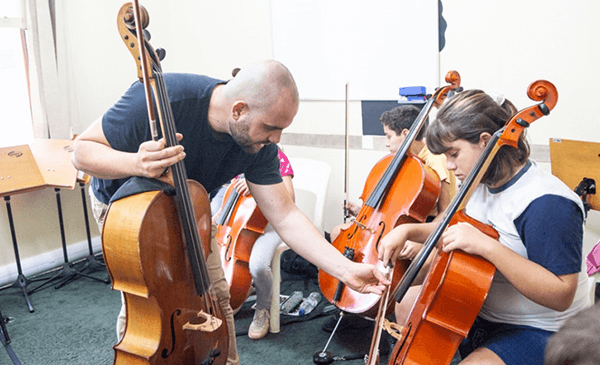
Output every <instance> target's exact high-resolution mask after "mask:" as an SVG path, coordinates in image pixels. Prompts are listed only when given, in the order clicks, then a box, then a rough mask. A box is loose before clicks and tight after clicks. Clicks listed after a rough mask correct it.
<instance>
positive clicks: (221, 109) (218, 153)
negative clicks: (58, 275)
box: [72, 60, 388, 364]
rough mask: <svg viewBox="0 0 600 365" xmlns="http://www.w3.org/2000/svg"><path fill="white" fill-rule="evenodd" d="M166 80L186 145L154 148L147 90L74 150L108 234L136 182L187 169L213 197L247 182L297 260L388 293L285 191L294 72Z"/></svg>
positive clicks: (211, 260)
mask: <svg viewBox="0 0 600 365" xmlns="http://www.w3.org/2000/svg"><path fill="white" fill-rule="evenodd" d="M164 77H165V81H166V86H167V90H168V93H169V99H170V102H171V107H172V109H173V113H174V118H175V124H176V129H177V131H178V133H179V135H178V138H179V140H180V143H181V144H180V145H177V146H172V147H166V146H165V141H164V139H161V140H159V141H152V138H151V134H150V128H149V126H148V125H149V123H148V116H147V112H146V101H145V98H144V90H143V85H142V84H141V83H139V82H135V83H134V84H133V85H132V86H131V87H130V88H129V90H127V92H126V93H125V94H124V95H123V96H122V97H121V99H120V100H119V101H118V102H117V103H116V104H115V105H114V106H113V107H112V108H110V109H109V110H108V111H107V112H106V113H105V114H104V115H103V116H102V117H101V118H100V119H98V120H96V121H95V122H94V123H93V124H92V125H91V126H90V127H89V128H88V129H87V130H86V131H85V132H84V133H82V134H81V135H80V136H79V138H78V139H77V140H76V142H75V146H74V152H73V158H72V161H73V164H74V165H75V167H76V168H78V169H79V170H82V171H84V172H86V173H88V174H90V175H91V176H93V177H94V178H93V179H92V183H91V186H90V190H91V194H90V195H91V199H92V203H93V205H94V214H95V216H96V217H97V221H98V223H99V225H101V224H102V222H103V219H104V215H105V214H106V210H107V207H108V204H109V203H110V199H111V198H112V196H113V195H114V194H115V192H116V191H117V190H118V189H119V188H120V187H121V186H122V185H123V184H124V183H125V182H126V181H127V179H128V178H129V177H131V176H141V177H145V178H151V179H152V178H159V177H161V175H163V173H164V171H165V169H166V168H167V167H169V166H171V165H173V164H174V163H176V162H178V161H181V160H184V163H185V166H186V170H187V173H188V177H189V178H190V179H193V180H196V181H198V182H200V183H201V184H202V185H203V186H204V187H205V188H206V190H207V191H213V190H215V189H217V188H218V187H220V186H221V185H222V184H224V183H226V182H228V181H229V180H231V179H232V178H233V177H235V176H237V175H239V174H241V173H243V174H244V176H245V178H246V181H247V183H248V187H249V189H250V192H251V193H252V195H253V196H254V199H255V200H256V202H257V204H258V206H259V208H260V210H261V211H262V212H263V213H264V215H265V217H266V218H267V220H268V221H269V222H270V223H271V225H272V226H273V227H274V229H275V231H276V232H277V233H278V234H279V236H280V237H281V238H282V239H283V240H284V241H285V242H286V243H287V244H288V245H289V246H290V247H291V248H292V249H293V250H294V251H296V252H297V253H298V254H300V255H302V256H303V257H305V258H306V259H307V260H309V261H310V262H312V263H313V264H315V265H316V266H318V267H319V268H321V269H323V270H325V271H326V272H327V273H329V274H330V275H332V276H334V277H336V278H337V279H339V280H341V281H342V282H344V283H345V284H346V285H348V286H349V287H350V288H352V289H355V290H357V291H361V292H369V293H377V294H381V292H382V290H383V284H385V283H388V281H387V280H386V279H385V278H384V277H383V275H382V274H381V273H380V272H379V271H378V270H377V269H376V268H375V267H374V266H373V265H366V264H359V263H354V262H351V261H349V260H348V259H346V258H345V257H343V256H342V255H341V254H340V253H339V252H338V251H337V250H336V249H335V248H333V246H331V245H330V244H329V243H328V242H327V241H325V239H324V238H323V236H322V235H321V234H320V232H319V231H318V230H317V229H316V227H315V226H314V225H313V224H312V223H311V222H310V220H309V219H308V218H307V217H306V216H305V215H304V214H302V212H301V211H300V210H299V209H298V208H297V207H296V206H295V205H294V203H293V201H292V199H291V198H290V195H289V194H288V193H287V191H286V188H285V186H284V184H283V182H282V179H281V175H280V173H279V160H278V157H277V146H276V145H275V144H276V143H278V142H279V140H280V138H281V133H282V131H283V129H285V128H287V127H289V126H290V124H291V123H292V120H293V119H294V117H295V115H296V113H297V112H298V106H299V98H298V89H297V87H296V83H295V81H294V79H293V77H292V75H291V73H290V72H289V70H288V69H287V68H286V67H285V66H284V65H282V64H281V63H279V62H276V61H270V60H269V61H261V62H256V63H253V64H251V65H249V66H247V67H244V68H242V69H241V71H240V72H238V73H237V74H236V76H235V77H234V78H233V79H231V80H230V81H228V82H225V81H222V80H216V79H213V78H210V77H207V76H200V75H192V74H165V75H164ZM214 231H215V230H214V229H213V233H214ZM211 246H212V254H211V255H209V257H208V259H207V264H208V266H209V276H210V279H211V282H212V287H213V289H212V290H213V291H214V294H215V295H216V296H217V297H218V298H219V300H220V303H221V306H222V307H223V309H224V311H225V314H226V319H227V326H228V330H229V336H230V340H229V354H228V360H227V364H238V363H239V357H238V354H237V350H236V343H235V328H234V322H233V314H232V311H231V307H230V306H229V292H228V286H227V282H226V280H225V278H224V276H223V270H222V269H221V264H220V258H219V254H218V252H219V250H218V249H217V246H216V241H215V240H214V239H213V240H212V242H211ZM123 321H124V310H122V315H121V320H119V321H118V327H119V328H118V332H119V335H120V336H121V335H122V330H121V328H122V326H123Z"/></svg>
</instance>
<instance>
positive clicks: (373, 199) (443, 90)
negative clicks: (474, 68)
mask: <svg viewBox="0 0 600 365" xmlns="http://www.w3.org/2000/svg"><path fill="white" fill-rule="evenodd" d="M446 82H448V83H450V85H446V86H443V87H440V88H438V89H437V90H436V91H435V93H434V94H433V95H432V96H431V97H430V98H429V99H427V102H426V103H425V105H424V106H423V108H422V109H421V111H420V112H419V115H418V116H417V119H416V120H415V121H414V122H413V124H412V126H411V128H410V130H409V132H408V135H407V136H406V138H405V139H404V141H403V142H402V145H401V146H400V149H399V150H398V152H396V154H395V155H394V158H393V159H392V162H390V164H389V166H388V168H387V169H386V171H385V173H384V174H383V176H382V178H381V180H379V182H378V183H377V185H376V186H375V189H373V192H372V193H371V195H369V198H368V199H367V200H366V201H365V205H367V206H369V207H371V208H376V207H377V206H378V205H379V203H381V201H382V200H383V198H384V196H385V193H386V192H387V190H388V186H389V185H390V183H391V182H392V181H394V179H395V178H396V174H397V173H398V171H399V170H400V167H401V166H402V164H403V162H404V160H405V159H406V156H407V154H408V152H409V151H410V146H411V145H412V143H413V142H414V140H415V139H416V138H417V135H418V134H419V132H420V131H421V129H422V128H423V125H424V124H425V121H426V120H427V117H428V116H429V113H430V112H431V109H432V108H433V107H434V106H439V105H441V104H442V103H443V102H444V100H445V99H446V97H447V96H448V94H449V93H450V92H451V91H453V90H458V89H460V75H459V74H458V72H457V71H449V72H448V73H447V74H446Z"/></svg>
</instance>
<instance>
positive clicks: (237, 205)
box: [216, 183, 269, 312]
mask: <svg viewBox="0 0 600 365" xmlns="http://www.w3.org/2000/svg"><path fill="white" fill-rule="evenodd" d="M216 215H217V221H216V223H217V229H218V231H217V236H216V239H217V243H218V244H219V250H220V255H221V264H222V266H223V271H224V273H225V279H226V280H227V283H228V284H229V293H230V294H231V299H230V304H231V308H232V309H233V311H234V312H236V311H237V310H239V308H241V306H242V305H243V304H244V301H245V300H246V298H247V297H248V292H249V291H250V288H251V286H252V276H251V275H250V268H249V262H250V254H251V253H252V248H253V247H254V243H255V242H256V240H257V239H258V237H260V236H261V235H262V234H263V233H265V227H266V226H267V224H268V223H269V222H268V221H267V219H266V218H265V216H264V215H263V214H262V212H261V211H260V209H258V206H257V205H256V201H255V200H254V198H253V197H252V196H251V195H247V196H244V195H240V194H239V193H238V192H237V191H236V189H235V184H234V183H232V184H230V185H229V187H228V188H227V190H226V191H225V196H224V197H223V204H222V205H221V208H220V209H219V211H218V212H217V214H216Z"/></svg>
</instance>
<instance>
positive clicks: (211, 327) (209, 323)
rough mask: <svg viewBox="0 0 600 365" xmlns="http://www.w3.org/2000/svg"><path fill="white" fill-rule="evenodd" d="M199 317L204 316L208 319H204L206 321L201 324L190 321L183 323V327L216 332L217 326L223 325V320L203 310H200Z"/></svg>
mask: <svg viewBox="0 0 600 365" xmlns="http://www.w3.org/2000/svg"><path fill="white" fill-rule="evenodd" d="M198 318H204V319H206V320H205V321H204V323H200V324H193V323H190V322H188V323H186V324H184V325H183V329H184V330H192V331H201V332H214V331H216V330H217V328H219V327H221V324H223V320H221V319H219V318H217V317H215V316H212V315H210V314H208V313H206V312H205V311H203V310H201V311H200V312H198Z"/></svg>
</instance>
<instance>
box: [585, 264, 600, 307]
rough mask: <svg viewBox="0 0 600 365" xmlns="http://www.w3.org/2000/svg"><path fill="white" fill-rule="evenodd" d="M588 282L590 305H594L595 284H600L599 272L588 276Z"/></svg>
mask: <svg viewBox="0 0 600 365" xmlns="http://www.w3.org/2000/svg"><path fill="white" fill-rule="evenodd" d="M588 280H589V283H590V304H591V305H594V303H595V302H596V283H600V271H598V272H597V273H595V274H592V275H590V276H588Z"/></svg>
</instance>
